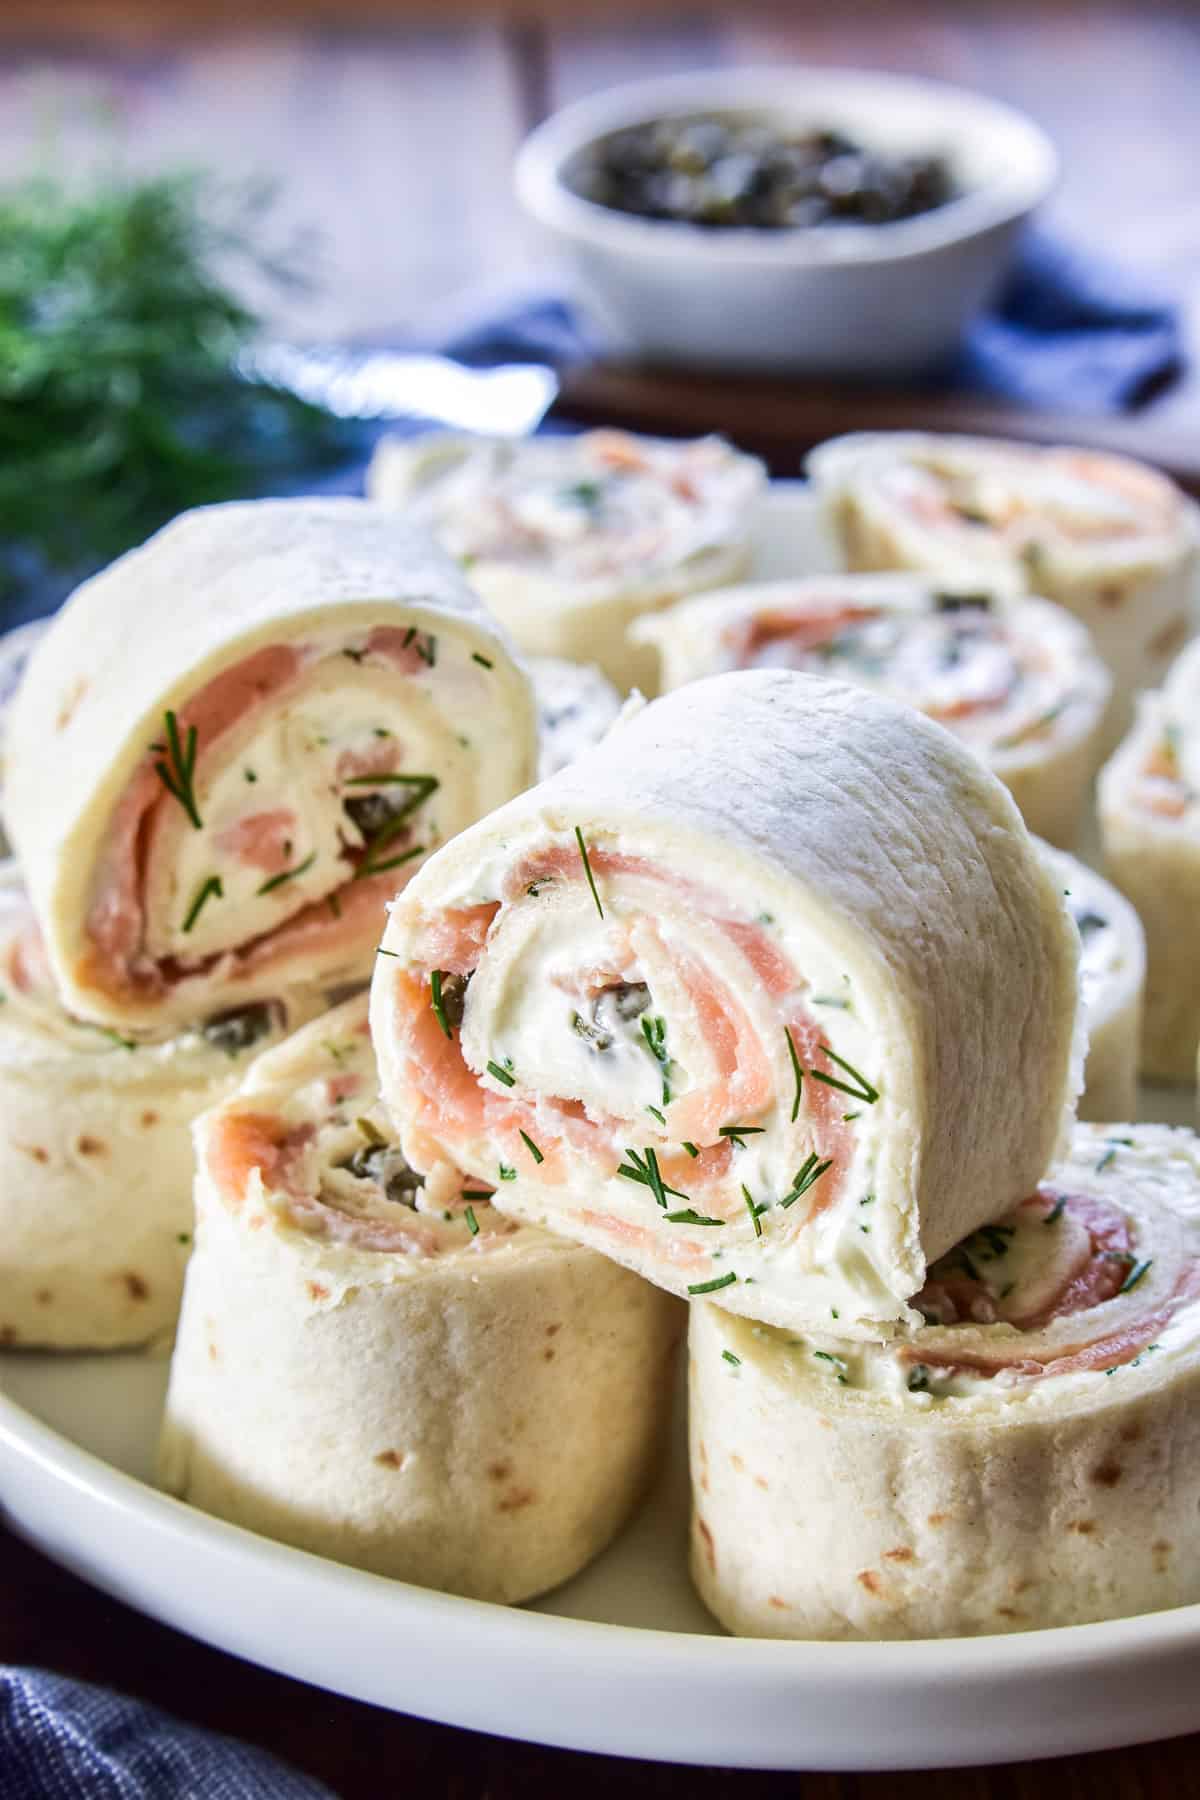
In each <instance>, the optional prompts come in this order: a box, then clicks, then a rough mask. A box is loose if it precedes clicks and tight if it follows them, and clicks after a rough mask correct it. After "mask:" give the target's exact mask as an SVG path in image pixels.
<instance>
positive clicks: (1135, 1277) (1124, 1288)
mask: <svg viewBox="0 0 1200 1800" xmlns="http://www.w3.org/2000/svg"><path fill="white" fill-rule="evenodd" d="M1153 1262H1154V1258H1153V1257H1152V1256H1148V1257H1147V1258H1146V1260H1145V1262H1140V1263H1138V1264H1137V1265H1136V1267H1134V1268H1132V1269H1130V1271H1129V1273H1128V1275H1127V1276H1126V1277H1125V1279H1124V1281H1123V1282H1122V1283H1121V1285H1120V1287H1119V1288H1118V1289H1117V1292H1118V1294H1128V1293H1129V1292H1130V1290H1131V1289H1132V1288H1135V1287H1136V1286H1137V1284H1138V1282H1139V1281H1140V1280H1141V1279H1142V1276H1143V1275H1144V1274H1145V1273H1146V1270H1147V1269H1149V1268H1150V1267H1151V1266H1152V1264H1153Z"/></svg>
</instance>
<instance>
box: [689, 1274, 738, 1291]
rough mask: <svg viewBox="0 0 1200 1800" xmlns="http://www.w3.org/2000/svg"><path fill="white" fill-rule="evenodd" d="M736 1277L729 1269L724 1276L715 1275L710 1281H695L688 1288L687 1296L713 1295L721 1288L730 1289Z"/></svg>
mask: <svg viewBox="0 0 1200 1800" xmlns="http://www.w3.org/2000/svg"><path fill="white" fill-rule="evenodd" d="M736 1280H737V1276H736V1275H735V1274H734V1272H733V1270H732V1269H730V1270H729V1272H728V1274H726V1275H716V1276H714V1277H713V1279H712V1280H711V1281H696V1282H693V1283H692V1285H691V1286H690V1287H689V1288H688V1293H689V1294H715V1293H717V1292H718V1291H719V1290H720V1289H721V1288H727V1287H732V1286H733V1284H734V1282H735V1281H736Z"/></svg>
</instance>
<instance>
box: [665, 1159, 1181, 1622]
mask: <svg viewBox="0 0 1200 1800" xmlns="http://www.w3.org/2000/svg"><path fill="white" fill-rule="evenodd" d="M917 1305H918V1307H919V1308H920V1310H921V1312H922V1313H923V1315H924V1317H925V1318H926V1320H927V1321H928V1323H927V1324H926V1325H924V1326H923V1327H922V1328H921V1329H920V1330H918V1331H916V1332H914V1333H913V1334H911V1335H910V1336H908V1337H906V1338H904V1339H898V1340H895V1341H893V1342H891V1343H888V1344H848V1343H846V1342H845V1341H843V1340H840V1339H838V1338H834V1337H829V1336H823V1337H816V1336H797V1335H796V1334H795V1333H792V1332H782V1331H778V1330H774V1329H772V1328H770V1327H768V1326H756V1325H752V1324H750V1323H749V1322H748V1321H746V1320H742V1319H736V1318H733V1317H732V1316H730V1315H729V1314H727V1313H725V1312H723V1311H721V1310H720V1309H719V1308H718V1307H716V1306H696V1307H693V1309H692V1322H691V1338H690V1343H691V1449H692V1477H693V1493H694V1515H693V1538H692V1570H693V1577H694V1579H695V1582H696V1584H697V1586H698V1588H699V1591H700V1594H701V1596H702V1598H703V1599H704V1601H705V1603H706V1604H707V1606H708V1607H709V1608H710V1610H711V1611H712V1612H713V1613H715V1614H716V1616H717V1618H718V1619H719V1620H720V1621H721V1623H722V1624H723V1625H725V1626H726V1627H727V1628H728V1629H729V1630H730V1631H733V1632H736V1633H739V1634H741V1635H744V1636H754V1637H800V1638H808V1637H817V1638H907V1637H957V1636H968V1635H972V1634H975V1633H985V1632H1003V1631H1020V1630H1027V1629H1031V1628H1034V1627H1039V1626H1048V1625H1073V1624H1082V1623H1085V1622H1086V1621H1089V1620H1093V1619H1109V1618H1116V1617H1121V1616H1124V1615H1126V1614H1131V1613H1140V1612H1148V1611H1152V1610H1153V1609H1155V1608H1158V1607H1165V1606H1178V1605H1181V1604H1183V1603H1184V1602H1193V1601H1197V1600H1200V1535H1198V1534H1197V1532H1196V1513H1197V1508H1198V1507H1200V1148H1198V1146H1197V1141H1196V1139H1195V1137H1194V1136H1193V1135H1192V1133H1191V1132H1189V1131H1182V1130H1172V1129H1171V1128H1170V1127H1167V1126H1162V1125H1083V1126H1079V1127H1078V1128H1077V1131H1076V1134H1075V1137H1074V1140H1073V1142H1072V1145H1071V1151H1070V1155H1069V1156H1068V1157H1067V1158H1066V1159H1065V1161H1063V1162H1061V1163H1060V1164H1058V1165H1057V1166H1056V1167H1055V1168H1053V1169H1052V1170H1051V1172H1050V1174H1049V1175H1048V1176H1047V1178H1046V1179H1045V1180H1044V1181H1042V1182H1041V1183H1039V1185H1038V1186H1037V1188H1036V1189H1035V1190H1034V1191H1033V1193H1032V1194H1031V1195H1030V1196H1029V1197H1028V1198H1027V1199H1026V1200H1025V1201H1023V1202H1022V1204H1021V1205H1020V1206H1018V1207H1016V1208H1015V1210H1013V1211H1012V1212H1011V1213H1009V1214H1008V1216H1007V1217H1005V1218H1002V1219H1001V1220H1000V1222H999V1223H998V1224H995V1225H989V1226H984V1227H983V1228H982V1229H981V1230H979V1231H978V1232H976V1233H975V1234H974V1236H972V1237H970V1238H968V1239H967V1240H966V1241H965V1242H964V1243H962V1244H961V1245H959V1246H958V1247H957V1248H956V1249H955V1250H954V1251H953V1252H951V1254H950V1255H948V1256H945V1257H943V1258H942V1259H941V1261H940V1262H939V1263H937V1264H935V1265H934V1267H933V1268H932V1269H931V1270H930V1272H929V1280H928V1282H927V1284H926V1287H925V1289H924V1292H923V1293H922V1294H921V1295H920V1296H919V1298H918V1300H917Z"/></svg>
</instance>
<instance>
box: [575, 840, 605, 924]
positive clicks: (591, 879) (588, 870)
mask: <svg viewBox="0 0 1200 1800" xmlns="http://www.w3.org/2000/svg"><path fill="white" fill-rule="evenodd" d="M575 842H576V843H577V844H578V845H579V854H580V856H582V858H583V872H584V874H585V875H586V876H587V884H588V886H589V887H590V888H591V890H592V899H593V900H594V901H595V902H596V911H597V912H598V913H599V914H600V917H601V918H603V917H604V908H603V907H602V906H601V904H600V896H599V894H598V893H597V892H596V878H595V876H594V875H593V874H592V865H591V863H590V862H589V861H588V853H587V845H586V844H585V843H584V841H583V833H582V831H580V829H579V827H578V825H577V826H576V827H575Z"/></svg>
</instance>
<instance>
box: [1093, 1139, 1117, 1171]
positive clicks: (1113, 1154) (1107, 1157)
mask: <svg viewBox="0 0 1200 1800" xmlns="http://www.w3.org/2000/svg"><path fill="white" fill-rule="evenodd" d="M1116 1160H1117V1148H1116V1145H1115V1144H1110V1145H1109V1147H1108V1149H1107V1150H1106V1151H1105V1152H1104V1155H1103V1156H1102V1157H1101V1158H1100V1161H1099V1162H1098V1163H1097V1164H1096V1173H1097V1175H1103V1173H1104V1171H1105V1169H1107V1168H1108V1166H1109V1164H1110V1163H1114V1162H1116Z"/></svg>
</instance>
